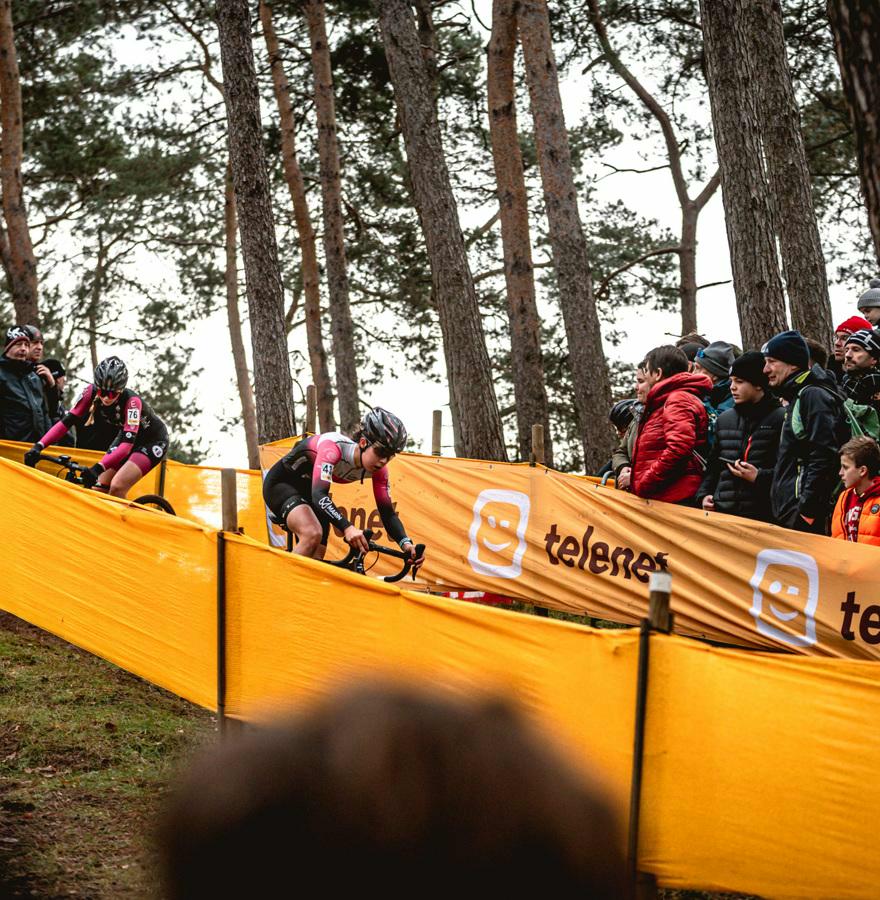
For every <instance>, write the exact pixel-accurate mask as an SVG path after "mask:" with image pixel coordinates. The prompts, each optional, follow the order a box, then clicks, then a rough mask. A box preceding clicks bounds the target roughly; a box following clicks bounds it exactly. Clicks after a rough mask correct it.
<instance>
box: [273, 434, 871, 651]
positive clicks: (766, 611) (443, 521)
mask: <svg viewBox="0 0 880 900" xmlns="http://www.w3.org/2000/svg"><path fill="white" fill-rule="evenodd" d="M284 444H287V445H288V446H289V444H290V442H283V443H281V444H272V445H268V446H266V447H264V448H262V454H263V465H264V468H268V467H269V466H270V465H271V463H272V462H273V461H274V460H275V459H277V458H278V457H280V456H281V455H283V453H284V452H286V449H287V447H285V446H284ZM391 482H392V496H393V497H394V499H395V502H396V503H397V505H398V512H399V514H400V517H401V519H402V520H403V522H404V524H405V525H406V528H407V532H408V534H410V536H411V537H412V538H413V539H414V540H417V541H423V542H424V543H426V544H427V545H428V554H427V562H426V565H425V567H424V568H423V570H422V573H421V574H422V578H423V579H424V580H425V581H426V582H428V584H430V585H431V586H432V587H440V588H451V589H458V588H464V587H470V588H474V589H477V590H483V591H489V592H493V593H498V594H504V595H508V596H513V597H518V598H521V599H523V600H527V601H529V602H535V603H538V604H541V605H545V606H549V607H553V608H556V609H563V610H566V611H568V612H573V613H587V614H589V615H590V616H594V617H598V618H604V619H610V620H612V621H615V622H623V623H633V624H635V623H636V622H638V620H639V619H640V618H641V617H642V616H643V615H644V614H645V597H646V593H647V591H646V586H647V583H648V579H649V577H650V575H651V573H652V572H656V571H668V572H670V573H672V574H673V575H674V577H675V628H676V631H678V632H679V633H682V634H687V635H695V636H700V637H706V638H710V639H712V640H716V641H720V642H723V643H733V644H737V645H741V646H747V647H756V648H773V649H785V650H793V651H796V652H800V653H806V654H812V655H822V656H838V657H851V658H863V659H878V658H880V591H878V590H877V587H876V571H877V565H878V562H880V554H878V551H877V549H876V548H875V547H869V546H865V545H861V544H852V543H844V542H842V541H832V540H831V539H830V538H824V537H817V536H815V535H806V534H799V533H796V532H793V531H788V530H786V529H783V528H777V527H776V526H773V525H764V524H762V523H758V522H752V521H750V520H748V519H740V518H737V517H734V516H725V515H721V514H719V513H707V512H704V511H702V510H696V509H685V508H683V507H679V506H674V505H672V504H668V503H659V502H656V501H647V500H640V499H639V498H637V497H634V496H632V495H631V494H626V493H623V492H621V491H615V490H612V489H609V488H605V487H601V486H600V485H598V484H597V483H596V482H595V480H594V479H586V478H580V477H578V476H574V475H565V474H562V473H559V472H554V471H552V470H551V469H545V468H542V467H533V466H528V465H510V464H501V463H491V462H483V461H479V460H465V459H450V458H444V457H425V456H417V455H415V454H403V455H401V456H399V457H397V458H395V459H394V461H393V462H392V463H391ZM333 499H334V502H336V503H337V505H338V506H340V507H341V508H343V509H344V510H345V511H346V513H347V515H348V518H349V519H350V520H351V521H352V522H354V523H355V524H357V525H359V526H361V527H365V526H370V527H372V526H373V525H374V524H376V523H378V513H377V512H376V509H375V504H374V503H373V499H372V491H371V488H370V486H369V485H368V484H365V485H361V484H352V485H334V498H333ZM379 527H380V526H379ZM380 533H381V527H380ZM343 554H344V547H343V545H342V544H341V542H340V541H339V538H338V536H336V537H335V538H334V541H331V546H330V548H329V550H328V557H333V556H340V555H343ZM377 571H385V570H384V569H381V568H379V569H377Z"/></svg>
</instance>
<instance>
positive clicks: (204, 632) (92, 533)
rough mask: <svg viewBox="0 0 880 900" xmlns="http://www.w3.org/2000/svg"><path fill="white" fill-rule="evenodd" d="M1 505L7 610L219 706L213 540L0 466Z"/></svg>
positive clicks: (180, 522) (0, 602) (180, 523)
mask: <svg viewBox="0 0 880 900" xmlns="http://www.w3.org/2000/svg"><path fill="white" fill-rule="evenodd" d="M0 497H2V498H3V499H2V514H0V546H2V547H3V560H4V567H5V570H6V571H5V574H4V577H3V587H2V590H0V608H2V609H4V610H6V611H7V612H10V613H12V614H13V615H16V616H19V617H20V618H22V619H25V620H26V621H28V622H31V623H33V624H34V625H38V626H39V627H40V628H44V629H46V630H47V631H51V632H52V633H53V634H57V635H58V636H59V637H62V638H64V639H65V640H67V641H70V642H71V643H73V644H76V645H77V646H79V647H83V648H84V649H86V650H89V651H91V652H92V653H95V654H97V655H98V656H102V657H104V658H105V659H109V660H111V661H112V662H114V663H116V664H117V665H119V666H121V667H122V668H124V669H127V670H128V671H129V672H134V673H135V674H136V675H140V676H142V677H143V678H146V679H148V680H150V681H152V682H154V683H155V684H158V685H160V686H161V687H164V688H167V689H168V690H170V691H173V692H174V693H175V694H178V695H180V696H181V697H185V698H186V699H188V700H191V701H193V702H194V703H198V704H200V705H202V706H206V707H209V708H214V707H215V706H216V684H217V650H216V647H217V631H216V612H215V610H216V603H217V600H216V598H217V576H216V572H217V568H216V559H217V536H216V534H214V533H212V532H210V531H207V530H205V529H204V528H202V527H201V526H198V525H195V524H193V523H192V522H188V521H186V520H185V519H178V518H175V517H173V516H167V515H165V514H164V513H159V512H155V511H153V510H149V509H144V508H139V507H135V506H132V505H130V504H128V503H125V502H124V501H120V500H115V499H113V498H110V497H106V496H104V495H101V494H97V493H94V492H92V491H86V490H83V489H82V488H79V487H75V486H73V485H68V484H66V483H65V482H63V481H59V480H58V479H56V478H51V477H47V476H45V475H42V474H39V473H34V472H31V471H30V470H28V469H25V468H23V467H22V466H19V465H16V464H14V463H10V462H8V461H6V460H3V459H0Z"/></svg>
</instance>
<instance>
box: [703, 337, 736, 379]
mask: <svg viewBox="0 0 880 900" xmlns="http://www.w3.org/2000/svg"><path fill="white" fill-rule="evenodd" d="M735 359H736V354H734V352H733V347H732V346H731V345H730V344H728V343H727V342H726V341H713V342H712V343H711V344H709V346H708V347H704V348H703V349H702V350H698V351H697V355H696V357H695V359H694V362H695V363H696V364H697V365H698V366H701V367H702V368H704V369H705V370H706V371H707V372H711V373H712V374H713V375H714V376H715V377H716V378H726V377H727V375H728V374H729V372H730V367H731V366H732V365H733V361H734V360H735Z"/></svg>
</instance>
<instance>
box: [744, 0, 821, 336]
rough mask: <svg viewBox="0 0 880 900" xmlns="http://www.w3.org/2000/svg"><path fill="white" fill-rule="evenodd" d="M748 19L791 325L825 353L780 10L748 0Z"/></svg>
mask: <svg viewBox="0 0 880 900" xmlns="http://www.w3.org/2000/svg"><path fill="white" fill-rule="evenodd" d="M748 15H749V21H750V26H751V27H750V31H751V34H752V41H753V43H752V48H753V49H752V52H753V54H754V58H755V59H756V60H760V66H761V77H760V80H759V81H758V82H757V90H758V101H759V115H760V122H761V135H762V137H763V142H764V156H765V158H766V160H767V174H768V176H769V179H770V187H771V189H772V193H773V201H774V204H775V211H776V216H775V221H776V229H777V234H778V236H779V250H780V255H781V257H782V273H783V275H784V276H785V286H786V291H787V293H788V302H789V306H790V309H791V324H792V327H794V328H797V329H798V331H800V332H801V333H802V334H804V335H806V336H807V337H811V338H813V339H814V340H817V341H819V343H820V344H822V345H823V346H825V347H830V346H831V343H832V339H833V331H834V326H833V325H832V322H831V302H830V300H829V299H828V279H827V277H826V275H825V258H824V256H823V255H822V243H821V240H820V238H819V223H818V222H817V221H816V211H815V209H814V208H813V193H812V187H811V183H810V167H809V165H808V163H807V151H806V149H805V147H804V138H803V133H802V132H801V122H800V112H799V110H798V105H797V99H796V98H795V94H794V87H793V86H792V83H791V69H790V68H789V65H788V56H787V51H786V47H785V34H784V32H783V30H782V7H781V6H780V3H779V0H753V2H752V3H751V5H750V6H749V7H748Z"/></svg>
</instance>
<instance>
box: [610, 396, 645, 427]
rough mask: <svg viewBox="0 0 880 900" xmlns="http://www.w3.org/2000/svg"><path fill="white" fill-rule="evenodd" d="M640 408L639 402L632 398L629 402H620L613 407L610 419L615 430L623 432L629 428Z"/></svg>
mask: <svg viewBox="0 0 880 900" xmlns="http://www.w3.org/2000/svg"><path fill="white" fill-rule="evenodd" d="M640 406H641V404H640V403H639V401H638V400H634V399H632V398H630V399H628V400H618V401H617V403H615V404H614V406H612V407H611V412H610V413H609V414H608V418H609V419H611V424H612V425H613V426H614V427H615V428H617V429H619V430H620V431H623V429H624V428H628V427H629V423H630V422H632V420H633V416H634V415H635V414H636V412H637V411H638V409H639V407H640Z"/></svg>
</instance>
